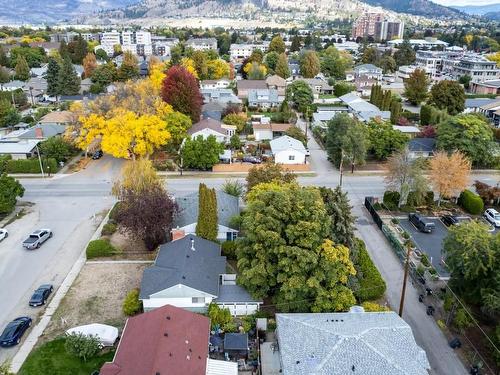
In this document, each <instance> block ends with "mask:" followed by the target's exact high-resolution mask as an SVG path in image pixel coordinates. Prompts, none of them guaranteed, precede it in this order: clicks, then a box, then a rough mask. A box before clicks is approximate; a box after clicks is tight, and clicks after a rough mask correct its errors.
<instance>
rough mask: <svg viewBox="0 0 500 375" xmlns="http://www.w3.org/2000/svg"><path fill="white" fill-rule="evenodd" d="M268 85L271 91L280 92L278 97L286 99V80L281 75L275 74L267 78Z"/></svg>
mask: <svg viewBox="0 0 500 375" xmlns="http://www.w3.org/2000/svg"><path fill="white" fill-rule="evenodd" d="M266 85H267V88H269V89H274V90H278V96H280V97H282V98H283V99H284V98H285V94H286V80H285V79H283V78H281V77H280V76H279V75H277V74H274V75H272V76H269V77H267V78H266Z"/></svg>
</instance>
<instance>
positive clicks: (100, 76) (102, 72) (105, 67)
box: [90, 61, 117, 91]
mask: <svg viewBox="0 0 500 375" xmlns="http://www.w3.org/2000/svg"><path fill="white" fill-rule="evenodd" d="M116 75H117V71H116V67H115V65H114V64H113V63H112V62H111V61H110V62H107V63H106V64H102V65H98V66H97V68H95V70H94V72H93V73H92V77H90V79H91V81H92V82H93V83H94V84H96V85H98V87H99V88H100V90H101V91H102V90H103V89H104V88H105V87H106V86H108V85H109V84H110V83H112V82H113V81H114V80H115V79H116Z"/></svg>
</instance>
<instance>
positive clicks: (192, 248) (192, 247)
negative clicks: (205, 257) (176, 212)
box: [191, 238, 196, 251]
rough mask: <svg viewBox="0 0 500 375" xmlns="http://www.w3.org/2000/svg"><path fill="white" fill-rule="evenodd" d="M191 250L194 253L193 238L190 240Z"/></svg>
mask: <svg viewBox="0 0 500 375" xmlns="http://www.w3.org/2000/svg"><path fill="white" fill-rule="evenodd" d="M191 250H193V251H195V250H196V249H195V248H194V238H191Z"/></svg>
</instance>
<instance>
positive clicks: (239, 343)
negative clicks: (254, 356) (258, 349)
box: [224, 333, 248, 350]
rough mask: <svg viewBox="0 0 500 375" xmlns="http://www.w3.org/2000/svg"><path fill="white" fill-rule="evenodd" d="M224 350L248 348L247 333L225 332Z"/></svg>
mask: <svg viewBox="0 0 500 375" xmlns="http://www.w3.org/2000/svg"><path fill="white" fill-rule="evenodd" d="M224 350H248V333H226V334H225V335H224Z"/></svg>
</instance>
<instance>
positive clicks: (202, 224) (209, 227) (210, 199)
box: [196, 184, 218, 241]
mask: <svg viewBox="0 0 500 375" xmlns="http://www.w3.org/2000/svg"><path fill="white" fill-rule="evenodd" d="M217 222H218V217H217V196H216V194H215V189H209V188H207V186H206V185H205V184H200V187H199V190H198V222H197V223H196V235H197V236H200V237H202V238H205V239H207V240H210V241H215V240H217V233H218V223H217Z"/></svg>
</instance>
